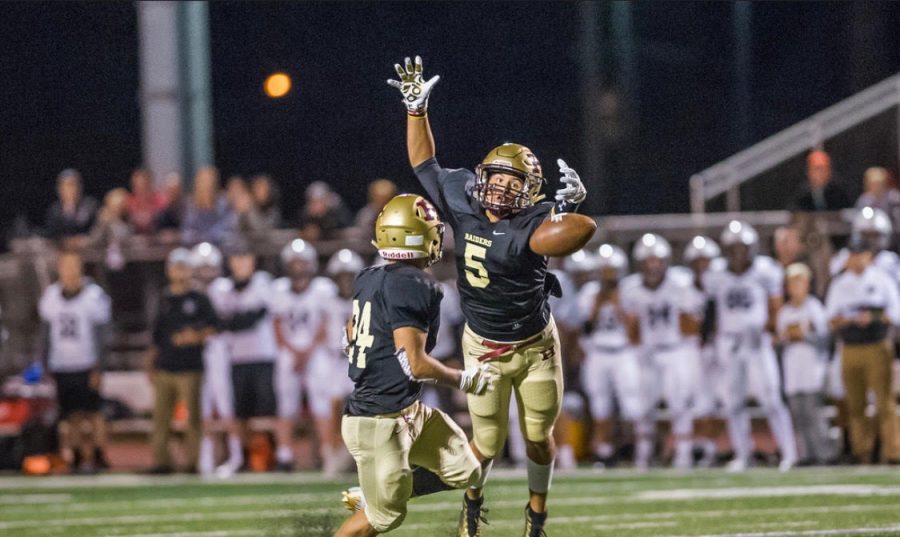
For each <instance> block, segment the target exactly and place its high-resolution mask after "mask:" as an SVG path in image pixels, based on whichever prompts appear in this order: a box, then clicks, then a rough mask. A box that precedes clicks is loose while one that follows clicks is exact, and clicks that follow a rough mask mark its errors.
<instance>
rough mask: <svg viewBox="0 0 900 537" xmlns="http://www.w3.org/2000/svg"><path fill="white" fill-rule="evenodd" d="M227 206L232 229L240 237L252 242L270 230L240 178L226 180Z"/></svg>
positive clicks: (270, 227) (269, 224) (245, 184)
mask: <svg viewBox="0 0 900 537" xmlns="http://www.w3.org/2000/svg"><path fill="white" fill-rule="evenodd" d="M228 206H229V207H230V209H231V213H232V215H233V218H234V227H235V229H236V230H237V232H238V233H240V234H241V236H242V237H244V238H246V239H250V240H252V239H253V238H254V237H258V236H261V235H262V234H263V233H265V232H266V231H270V230H271V229H272V226H271V223H270V222H269V220H267V219H266V218H265V217H263V215H262V213H261V212H260V210H259V207H257V205H256V199H255V198H254V197H253V194H252V193H251V192H250V188H249V187H247V183H246V182H245V181H244V180H243V179H242V178H240V177H236V176H235V177H232V178H231V179H229V180H228Z"/></svg>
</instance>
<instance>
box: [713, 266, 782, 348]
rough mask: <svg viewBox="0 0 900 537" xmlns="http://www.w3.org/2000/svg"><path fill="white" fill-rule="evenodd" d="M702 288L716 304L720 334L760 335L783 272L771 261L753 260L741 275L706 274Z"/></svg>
mask: <svg viewBox="0 0 900 537" xmlns="http://www.w3.org/2000/svg"><path fill="white" fill-rule="evenodd" d="M703 288H704V290H705V291H706V294H707V296H709V297H710V298H711V299H712V300H714V301H715V303H716V325H717V330H718V332H719V333H721V334H740V333H744V332H747V331H762V330H763V329H764V328H765V325H766V322H767V321H768V319H769V298H770V297H780V296H781V295H782V290H783V288H784V270H783V269H782V268H781V265H779V264H778V263H777V262H776V261H775V260H774V259H772V258H771V257H766V256H756V258H755V259H754V260H753V263H752V264H751V266H750V268H749V269H747V270H746V271H745V272H744V273H743V274H735V273H733V272H731V271H729V270H724V271H707V272H706V274H704V275H703Z"/></svg>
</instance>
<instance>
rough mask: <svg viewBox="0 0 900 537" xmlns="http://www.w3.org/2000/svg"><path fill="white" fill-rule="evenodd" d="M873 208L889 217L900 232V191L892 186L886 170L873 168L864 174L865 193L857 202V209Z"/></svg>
mask: <svg viewBox="0 0 900 537" xmlns="http://www.w3.org/2000/svg"><path fill="white" fill-rule="evenodd" d="M863 207H873V208H875V209H881V210H882V211H884V214H886V215H888V217H889V218H890V219H891V223H892V224H893V225H894V229H896V230H900V190H897V188H896V187H894V185H892V184H891V178H890V174H889V173H888V171H887V170H886V169H885V168H881V167H873V168H869V169H868V170H866V172H865V173H864V174H863V193H862V194H860V196H859V199H857V200H856V208H857V209H862V208H863Z"/></svg>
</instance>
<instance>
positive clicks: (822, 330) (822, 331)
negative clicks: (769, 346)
mask: <svg viewBox="0 0 900 537" xmlns="http://www.w3.org/2000/svg"><path fill="white" fill-rule="evenodd" d="M791 325H799V326H800V327H801V328H802V329H803V331H804V332H805V333H807V334H814V335H817V336H819V337H824V336H827V335H828V321H827V320H826V319H825V306H823V305H822V303H821V302H819V299H818V298H816V297H814V296H808V297H806V301H804V302H803V304H801V305H800V306H795V305H794V304H792V303H790V302H786V303H785V304H784V306H782V308H781V309H780V310H779V311H778V320H777V322H776V325H775V326H776V331H777V333H778V334H779V335H782V336H783V335H785V334H786V333H787V328H788V326H791ZM820 352H821V351H820V350H819V348H818V347H817V346H815V345H813V344H811V343H809V342H806V341H799V342H789V341H787V340H785V349H784V355H785V356H784V357H785V359H787V358H789V357H791V356H793V355H801V354H802V355H804V357H806V356H812V357H815V356H817V355H818V354H819V353H820Z"/></svg>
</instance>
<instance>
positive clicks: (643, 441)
mask: <svg viewBox="0 0 900 537" xmlns="http://www.w3.org/2000/svg"><path fill="white" fill-rule="evenodd" d="M652 456H653V441H652V440H650V439H649V438H638V440H637V442H636V444H635V448H634V465H635V466H636V467H637V468H640V469H645V468H647V467H648V466H650V457H652Z"/></svg>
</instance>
